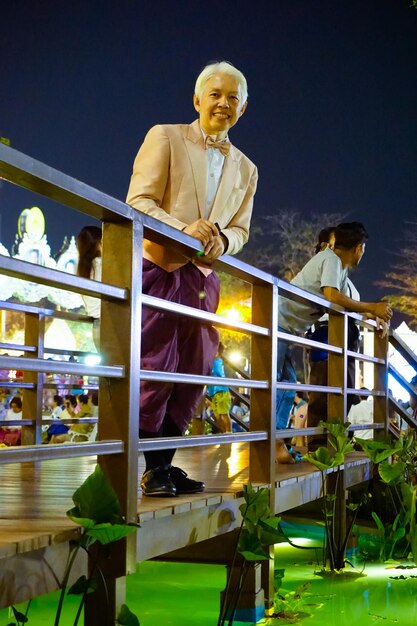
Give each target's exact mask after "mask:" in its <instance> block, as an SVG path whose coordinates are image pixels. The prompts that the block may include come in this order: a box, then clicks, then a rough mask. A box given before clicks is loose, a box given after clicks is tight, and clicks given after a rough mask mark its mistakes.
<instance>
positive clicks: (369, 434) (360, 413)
mask: <svg viewBox="0 0 417 626" xmlns="http://www.w3.org/2000/svg"><path fill="white" fill-rule="evenodd" d="M361 389H364V390H365V389H366V390H367V391H369V389H368V388H367V387H361ZM347 420H348V422H350V423H351V424H373V421H374V398H373V396H371V395H369V396H361V401H360V402H359V404H354V405H352V406H351V407H350V411H349V413H348V416H347ZM353 436H354V437H359V439H373V438H374V431H373V429H371V428H370V429H366V430H354V431H353Z"/></svg>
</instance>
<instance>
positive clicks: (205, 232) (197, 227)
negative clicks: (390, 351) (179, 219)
mask: <svg viewBox="0 0 417 626" xmlns="http://www.w3.org/2000/svg"><path fill="white" fill-rule="evenodd" d="M182 232H183V233H186V234H187V235H191V237H195V239H198V240H199V241H201V243H202V244H203V246H204V254H208V252H210V250H211V248H212V247H213V240H214V238H215V237H218V236H219V229H218V228H217V226H216V225H215V224H213V222H210V221H209V220H203V219H199V220H197V221H196V222H193V223H192V224H190V225H189V226H186V227H185V228H183V231H182Z"/></svg>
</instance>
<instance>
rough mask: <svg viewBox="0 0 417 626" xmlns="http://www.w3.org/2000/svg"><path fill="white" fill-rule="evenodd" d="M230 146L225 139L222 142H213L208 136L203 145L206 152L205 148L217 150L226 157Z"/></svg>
mask: <svg viewBox="0 0 417 626" xmlns="http://www.w3.org/2000/svg"><path fill="white" fill-rule="evenodd" d="M230 146H231V143H230V141H228V140H227V139H226V140H223V141H215V140H214V139H213V137H210V135H207V137H206V141H205V144H204V147H205V149H206V150H207V148H217V149H218V150H220V152H221V153H222V154H223V156H227V155H228V154H229V151H230Z"/></svg>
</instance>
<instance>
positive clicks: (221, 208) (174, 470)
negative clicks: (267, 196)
mask: <svg viewBox="0 0 417 626" xmlns="http://www.w3.org/2000/svg"><path fill="white" fill-rule="evenodd" d="M247 95H248V92H247V84H246V79H245V77H244V76H243V74H242V73H241V72H240V71H239V70H238V69H236V68H235V67H234V66H233V65H231V64H230V63H227V62H225V61H221V62H219V63H212V64H210V65H208V66H206V67H205V68H204V69H203V71H202V72H201V74H200V75H199V77H198V78H197V82H196V85H195V91H194V98H193V102H194V108H195V109H196V111H197V112H198V114H199V119H198V120H196V121H195V122H193V123H192V124H190V125H189V124H164V125H158V126H155V127H153V128H152V129H151V130H150V131H149V133H148V134H147V135H146V137H145V140H144V142H143V144H142V146H141V148H140V150H139V152H138V155H137V157H136V159H135V162H134V166H133V174H132V178H131V182H130V187H129V191H128V195H127V202H128V204H130V205H131V206H132V207H134V208H135V209H138V210H139V211H143V212H144V213H147V214H148V215H151V216H152V217H155V218H157V219H159V220H161V221H162V222H164V223H165V224H169V225H170V226H173V227H174V228H177V229H179V230H181V231H183V232H185V233H187V234H189V235H191V236H192V237H195V238H196V239H198V240H199V241H201V243H202V244H203V247H204V254H203V255H201V256H196V257H195V258H194V259H192V260H190V259H188V258H185V257H184V256H182V255H181V254H180V253H178V252H176V251H175V250H173V249H172V248H171V247H170V246H169V245H164V246H163V245H159V244H155V243H153V242H151V241H147V240H145V242H144V248H143V257H144V258H143V274H142V276H143V287H142V288H143V293H146V294H149V295H152V296H157V297H159V298H164V299H166V300H170V301H172V302H176V303H180V304H185V305H188V306H193V307H196V308H199V309H202V310H204V311H209V312H215V311H216V309H217V305H218V301H219V280H218V278H217V276H216V274H215V272H213V271H212V270H211V268H210V265H211V264H212V263H213V262H214V261H215V260H216V259H217V258H219V257H220V256H221V255H222V254H225V253H226V252H227V253H228V254H235V253H237V252H239V250H241V248H242V247H243V245H244V244H245V243H246V242H247V240H248V236H249V225H250V219H251V214H252V204H253V196H254V194H255V190H256V184H257V178H258V174H257V170H256V167H255V165H254V164H253V163H252V162H251V161H250V160H249V159H248V158H247V157H246V156H245V155H244V154H243V153H242V152H240V150H238V149H237V148H236V147H235V146H233V145H232V144H231V143H230V141H229V138H228V131H229V129H230V128H232V126H234V125H235V124H236V122H237V121H238V120H239V118H240V117H241V116H242V115H243V113H244V112H245V110H246V107H247ZM217 347H218V333H217V331H216V329H215V328H213V327H212V326H211V324H208V323H206V324H204V323H200V322H198V321H197V320H192V319H190V318H183V317H175V316H173V315H167V314H165V313H163V312H159V311H155V310H151V309H149V308H147V307H145V308H144V310H143V319H142V353H141V367H142V368H143V369H150V370H165V371H169V372H182V373H190V374H201V375H206V376H208V375H210V373H211V368H212V365H213V361H214V357H215V355H216V352H217ZM202 392H203V388H202V387H201V386H199V385H188V384H176V383H175V384H168V383H156V382H150V381H142V382H141V396H140V430H139V434H140V437H141V438H150V437H173V436H179V435H182V434H183V433H184V431H185V429H186V428H187V426H188V424H189V423H190V422H191V420H192V418H193V417H194V414H195V411H196V408H197V406H198V404H199V401H200V399H201V395H202ZM174 454H175V450H163V451H152V452H146V453H145V460H146V469H145V473H144V475H143V477H142V482H141V486H142V492H143V493H144V494H145V495H148V496H175V495H178V494H182V493H195V492H198V491H202V490H203V489H204V483H202V482H200V481H196V480H192V479H190V478H188V476H187V475H186V473H185V472H184V471H183V470H181V469H180V468H178V467H174V466H172V464H171V461H172V459H173V456H174Z"/></svg>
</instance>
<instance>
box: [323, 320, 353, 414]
mask: <svg viewBox="0 0 417 626" xmlns="http://www.w3.org/2000/svg"><path fill="white" fill-rule="evenodd" d="M347 322H348V317H347V315H344V314H340V313H334V312H333V311H332V310H329V339H328V341H329V345H334V346H337V347H340V348H343V354H334V353H333V352H329V357H328V360H329V367H328V382H327V384H328V385H329V386H331V387H341V388H342V393H341V395H336V394H334V393H331V394H329V397H328V402H327V416H323V419H324V420H326V419H329V420H332V419H333V420H334V419H338V420H341V421H345V420H346V409H347V395H346V389H347V368H348V359H347V356H346V350H347V335H348V333H347Z"/></svg>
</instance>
